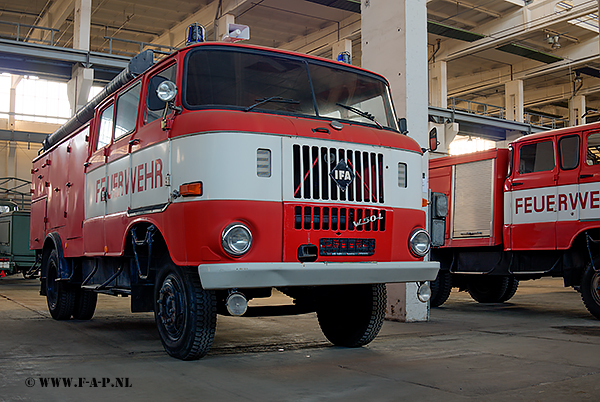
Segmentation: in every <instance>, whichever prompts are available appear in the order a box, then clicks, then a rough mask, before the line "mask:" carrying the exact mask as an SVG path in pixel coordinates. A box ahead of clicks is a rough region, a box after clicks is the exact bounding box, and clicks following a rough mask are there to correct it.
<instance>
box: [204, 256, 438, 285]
mask: <svg viewBox="0 0 600 402" xmlns="http://www.w3.org/2000/svg"><path fill="white" fill-rule="evenodd" d="M439 267H440V265H439V262H437V261H416V262H414V261H411V262H406V261H399V262H346V263H344V262H311V263H300V262H295V263H294V262H287V263H286V262H282V263H241V264H236V263H232V264H201V265H199V266H198V273H199V275H200V281H201V283H202V287H203V288H204V289H232V288H263V287H278V286H318V285H352V284H360V283H396V282H421V281H432V280H434V279H435V277H436V276H437V273H438V270H439Z"/></svg>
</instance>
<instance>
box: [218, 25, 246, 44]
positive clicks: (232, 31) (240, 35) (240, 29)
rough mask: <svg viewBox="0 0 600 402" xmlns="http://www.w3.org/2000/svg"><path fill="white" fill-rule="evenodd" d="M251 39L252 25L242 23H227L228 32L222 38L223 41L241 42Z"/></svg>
mask: <svg viewBox="0 0 600 402" xmlns="http://www.w3.org/2000/svg"><path fill="white" fill-rule="evenodd" d="M248 39H250V27H249V26H248V25H241V24H227V33H226V34H224V35H223V38H222V39H221V40H222V41H223V42H239V41H241V40H248Z"/></svg>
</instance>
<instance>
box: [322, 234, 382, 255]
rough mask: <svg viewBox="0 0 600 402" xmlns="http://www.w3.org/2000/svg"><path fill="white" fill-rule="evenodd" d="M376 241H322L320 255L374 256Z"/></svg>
mask: <svg viewBox="0 0 600 402" xmlns="http://www.w3.org/2000/svg"><path fill="white" fill-rule="evenodd" d="M373 254H375V239H329V238H325V239H321V240H320V241H319V255H322V256H328V255H373Z"/></svg>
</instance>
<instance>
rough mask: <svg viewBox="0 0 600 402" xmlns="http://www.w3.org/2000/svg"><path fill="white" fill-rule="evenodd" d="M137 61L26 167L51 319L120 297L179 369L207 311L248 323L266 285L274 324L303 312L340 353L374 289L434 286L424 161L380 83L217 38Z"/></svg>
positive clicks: (209, 317)
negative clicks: (151, 319)
mask: <svg viewBox="0 0 600 402" xmlns="http://www.w3.org/2000/svg"><path fill="white" fill-rule="evenodd" d="M151 61H152V56H151V55H149V54H148V53H143V54H141V55H139V56H138V57H136V58H134V59H133V60H132V62H131V63H130V66H129V67H128V69H126V70H125V71H123V72H122V73H121V74H120V75H119V76H118V77H117V78H115V80H113V81H112V82H111V83H109V85H108V86H107V87H106V88H105V89H104V91H103V92H102V93H100V94H99V95H98V96H96V98H94V99H93V100H92V101H91V102H90V103H89V104H88V105H86V106H85V107H84V108H82V109H81V110H80V111H79V112H78V113H77V114H76V115H75V116H74V117H73V118H72V119H71V120H69V121H68V122H67V123H66V124H65V125H64V126H63V127H62V128H61V129H59V130H57V131H56V132H55V133H53V134H51V135H50V136H49V137H48V138H47V140H46V141H45V143H44V148H43V150H42V152H41V154H40V155H39V156H38V157H37V158H36V159H35V160H34V161H33V169H32V174H33V190H32V192H33V202H32V208H31V239H30V247H31V248H32V249H35V250H36V251H37V252H38V253H39V255H41V257H42V268H41V282H42V284H41V293H42V294H43V295H46V296H47V300H48V307H49V310H50V312H51V314H52V316H53V317H54V318H55V319H58V320H62V319H69V318H70V317H73V318H74V319H78V320H86V319H90V318H91V317H92V316H93V314H94V311H95V306H96V301H97V294H98V293H107V294H111V295H124V296H131V310H132V311H133V312H144V311H154V314H155V318H156V324H157V327H158V330H159V333H160V337H161V340H162V343H163V345H164V347H165V349H166V351H167V352H168V353H169V354H170V355H172V356H174V357H177V358H180V359H195V358H199V357H201V356H203V355H205V354H206V353H207V352H208V350H209V348H210V347H211V344H212V341H213V337H214V333H215V326H216V316H217V313H222V314H231V315H242V314H244V313H245V312H246V310H248V314H250V312H251V309H252V307H247V302H248V301H249V300H250V299H252V298H261V297H269V296H270V295H271V292H272V289H273V288H276V289H278V290H279V291H281V292H283V293H285V294H287V295H288V296H290V297H291V298H293V300H294V304H293V305H291V307H290V306H287V309H286V310H285V311H286V312H288V313H290V312H310V311H316V312H317V316H318V320H319V324H320V326H321V328H322V330H323V333H324V334H325V336H326V337H327V338H328V339H329V340H330V341H331V342H333V343H334V344H336V345H344V346H349V347H355V346H360V345H364V344H367V343H368V342H370V341H371V340H372V339H373V338H374V337H375V336H376V335H377V333H378V331H379V329H380V327H381V325H382V322H383V318H384V314H385V308H386V290H385V286H384V284H385V283H390V282H424V281H428V280H433V279H434V278H435V277H436V275H437V271H438V267H439V264H438V263H437V262H428V261H423V257H424V255H425V254H426V253H427V252H428V250H429V243H430V239H429V235H428V233H427V232H426V231H425V220H426V218H425V209H424V208H423V199H422V187H421V166H422V165H421V161H422V157H423V153H422V150H421V148H420V147H419V145H418V144H417V143H416V142H415V141H414V140H412V139H411V138H409V137H407V136H406V135H403V134H402V131H401V128H400V127H399V124H400V123H405V121H402V120H400V121H399V120H397V118H396V115H395V113H394V110H393V106H392V102H391V97H390V90H389V86H388V83H387V82H386V80H385V79H384V78H383V77H381V76H379V75H377V74H374V73H371V72H369V71H366V70H363V69H360V68H356V67H353V66H351V65H348V64H343V63H340V62H335V61H331V60H326V59H322V58H317V57H311V56H307V55H303V54H297V53H292V52H287V51H282V50H275V49H267V48H260V47H256V46H248V45H239V44H227V43H198V44H193V45H190V46H187V47H185V48H183V49H180V50H178V51H176V52H175V53H173V54H171V55H169V56H167V57H165V58H164V59H162V60H161V61H160V62H158V63H156V64H152V62H151ZM423 286H424V285H423ZM422 289H425V288H424V287H423V288H422ZM255 313H256V314H262V313H265V314H266V313H269V312H268V311H264V312H263V311H259V312H258V313H257V312H255Z"/></svg>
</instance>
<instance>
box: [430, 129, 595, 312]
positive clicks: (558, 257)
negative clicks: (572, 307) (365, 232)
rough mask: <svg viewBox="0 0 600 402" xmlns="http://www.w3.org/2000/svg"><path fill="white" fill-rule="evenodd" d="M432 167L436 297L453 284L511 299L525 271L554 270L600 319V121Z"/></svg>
mask: <svg viewBox="0 0 600 402" xmlns="http://www.w3.org/2000/svg"><path fill="white" fill-rule="evenodd" d="M429 166H430V168H429V172H430V185H431V190H432V191H433V192H434V193H433V202H432V207H433V209H432V211H433V214H432V215H433V221H434V226H436V220H437V226H438V227H440V228H442V231H441V232H443V235H438V234H433V235H432V236H433V243H434V245H437V246H438V247H435V248H433V249H432V259H435V260H437V261H439V262H440V272H439V276H438V278H437V280H436V281H435V282H434V283H433V286H432V292H433V295H432V299H431V301H432V305H434V306H439V305H441V304H442V303H444V302H445V301H446V299H447V298H448V296H449V294H450V289H451V287H453V286H454V287H458V288H460V289H462V290H468V292H469V293H470V295H471V296H472V297H473V298H474V299H475V300H476V301H479V302H482V303H489V302H492V303H496V302H504V301H507V300H509V299H510V298H511V297H512V296H513V295H514V294H515V292H516V290H517V286H518V283H519V280H525V279H537V278H540V277H543V276H554V277H563V278H564V284H565V286H573V287H574V288H576V289H578V290H579V291H580V292H581V296H582V299H583V302H584V304H585V306H586V307H587V309H588V310H589V312H590V313H592V314H593V315H594V316H596V317H597V318H600V248H599V247H598V243H599V242H600V123H593V124H588V125H583V126H577V127H570V128H565V129H560V130H554V131H548V132H544V133H538V134H533V135H528V136H525V137H521V138H519V139H518V140H516V141H514V142H513V143H512V144H511V145H510V146H509V148H508V149H494V150H489V151H484V152H478V153H474V154H467V155H461V156H451V157H444V158H439V159H433V160H431V161H430V165H429ZM436 201H437V202H436ZM444 201H446V202H444ZM444 223H445V227H444ZM432 232H437V229H436V230H434V229H432ZM441 232H440V233H441Z"/></svg>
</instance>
